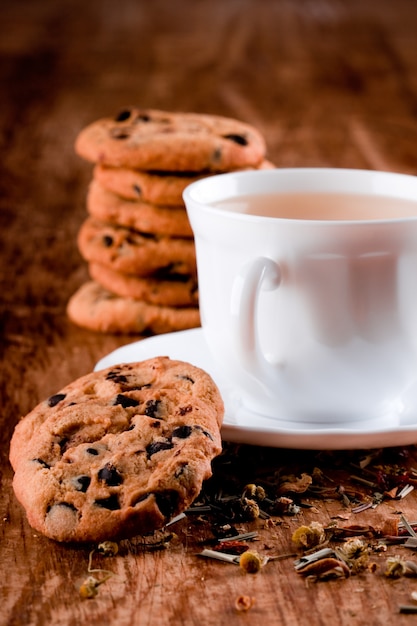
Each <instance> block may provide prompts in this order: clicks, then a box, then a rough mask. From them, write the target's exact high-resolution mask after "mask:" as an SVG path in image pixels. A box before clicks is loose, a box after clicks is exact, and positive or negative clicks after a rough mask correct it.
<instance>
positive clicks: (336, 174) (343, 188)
mask: <svg viewBox="0 0 417 626" xmlns="http://www.w3.org/2000/svg"><path fill="white" fill-rule="evenodd" d="M252 180H259V181H264V182H269V183H271V181H276V180H280V181H282V180H285V181H286V184H287V185H288V186H287V187H286V188H285V192H288V191H293V190H294V191H300V184H301V182H303V185H305V186H304V187H303V189H302V191H307V192H308V191H319V192H322V193H332V192H342V193H352V194H362V193H367V194H369V195H370V196H385V197H392V198H398V199H405V200H412V201H414V202H416V205H417V176H415V175H413V174H404V173H401V172H390V171H383V170H366V169H353V168H333V167H296V168H271V169H265V170H244V171H234V172H224V173H218V174H213V175H210V176H207V177H205V178H201V179H199V180H197V181H195V182H193V183H190V184H189V185H188V186H187V187H186V188H185V189H184V191H183V200H184V203H185V205H186V209H187V211H188V212H190V210H192V208H193V207H195V208H197V207H198V210H199V211H204V212H208V213H210V214H215V215H222V216H225V215H226V216H227V217H228V218H229V219H235V220H239V221H241V220H242V219H244V220H245V221H256V222H259V221H262V222H263V221H273V222H276V221H277V219H279V220H282V221H283V222H284V221H285V222H286V223H290V222H292V223H299V222H301V221H302V222H303V223H306V224H309V225H311V224H336V223H337V224H338V225H340V224H344V223H347V224H373V225H376V224H386V223H390V224H392V223H403V222H412V221H416V220H417V209H416V214H415V215H407V216H400V217H382V218H369V219H355V218H352V219H343V220H331V219H309V218H307V219H302V220H300V219H297V218H289V217H280V218H277V217H271V216H265V215H255V214H250V213H240V212H233V211H227V210H224V209H222V208H220V207H214V206H211V205H210V202H213V201H214V202H215V201H220V200H223V199H227V198H229V197H232V196H233V197H236V195H250V194H251V193H253V194H259V193H261V194H262V193H271V192H272V193H273V192H274V191H275V190H274V189H271V187H270V186H268V187H267V188H266V189H265V190H264V191H260V190H259V189H257V190H256V191H252V192H251V191H247V192H242V191H240V193H237V188H236V187H237V185H238V184H242V181H243V184H244V183H245V182H251V181H252ZM307 181H310V184H309V185H306V182H307ZM337 181H339V182H337ZM353 181H356V184H357V185H358V184H359V186H360V187H361V188H360V189H359V188H357V189H355V190H354V191H352V189H351V185H352V183H353ZM295 183H297V184H295ZM220 186H221V187H222V190H223V191H222V193H220V191H219V190H220ZM216 190H217V191H216ZM225 190H227V191H225Z"/></svg>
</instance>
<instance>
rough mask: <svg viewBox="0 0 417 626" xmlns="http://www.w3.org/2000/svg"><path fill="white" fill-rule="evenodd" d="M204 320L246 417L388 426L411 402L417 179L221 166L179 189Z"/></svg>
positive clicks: (415, 376)
mask: <svg viewBox="0 0 417 626" xmlns="http://www.w3.org/2000/svg"><path fill="white" fill-rule="evenodd" d="M184 201H185V204H186V208H187V212H188V216H189V219H190V222H191V226H192V229H193V232H194V238H195V245H196V254H197V269H198V282H199V294H200V313H201V320H202V328H203V333H204V337H205V340H206V343H207V346H208V349H209V351H210V353H211V355H212V357H213V358H214V361H215V363H216V366H217V367H218V368H219V372H221V374H222V376H223V377H224V380H225V381H227V382H229V383H230V385H231V386H232V387H233V389H234V390H236V393H237V394H239V396H240V398H241V401H242V403H243V405H244V406H245V407H246V408H247V409H248V410H249V411H252V412H253V413H254V414H262V415H264V416H268V417H271V418H274V417H277V416H278V415H280V416H282V415H285V416H286V419H287V420H290V421H296V422H303V423H304V422H305V423H310V424H311V423H314V424H338V423H339V424H342V423H343V424H348V423H351V422H355V421H359V420H367V421H368V420H373V419H376V420H390V422H391V423H392V422H395V420H396V419H397V420H398V419H399V418H400V417H401V416H402V415H403V414H404V413H407V412H408V413H410V412H413V411H416V409H417V177H414V176H411V175H404V174H394V173H387V172H375V171H364V170H343V169H327V168H308V169H307V168H306V169H305V168H297V169H273V170H259V171H246V172H234V173H227V174H219V175H215V176H211V177H208V178H205V179H202V180H200V181H197V182H195V183H193V184H191V185H190V186H188V187H187V188H186V190H185V192H184Z"/></svg>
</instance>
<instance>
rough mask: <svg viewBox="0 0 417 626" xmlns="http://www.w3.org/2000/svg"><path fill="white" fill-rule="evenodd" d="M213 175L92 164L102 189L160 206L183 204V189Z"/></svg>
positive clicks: (269, 165) (265, 164) (263, 166)
mask: <svg viewBox="0 0 417 626" xmlns="http://www.w3.org/2000/svg"><path fill="white" fill-rule="evenodd" d="M273 167H274V165H273V164H272V163H271V162H270V161H267V160H264V161H262V162H261V163H260V164H259V165H257V166H256V167H251V168H244V169H271V168H273ZM241 169H242V168H241ZM212 175H214V172H200V173H194V174H191V173H190V172H183V173H181V172H146V171H143V170H135V169H128V168H126V167H125V168H123V167H110V166H108V165H102V164H97V165H96V166H95V167H94V174H93V177H94V180H96V181H98V182H99V183H100V184H101V185H102V186H103V187H104V188H105V189H107V190H109V191H112V192H113V193H115V194H118V195H119V196H121V197H122V198H127V199H130V200H143V201H144V202H150V203H152V204H157V205H163V206H174V207H176V206H181V205H183V197H182V194H183V192H184V189H185V188H186V187H187V186H188V185H190V184H191V183H194V182H195V181H197V180H200V179H201V178H207V176H212Z"/></svg>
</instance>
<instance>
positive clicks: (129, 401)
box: [113, 393, 139, 409]
mask: <svg viewBox="0 0 417 626" xmlns="http://www.w3.org/2000/svg"><path fill="white" fill-rule="evenodd" d="M113 404H120V405H121V406H122V407H123V408H124V409H127V407H129V406H138V405H139V400H135V398H130V397H129V396H124V395H123V394H122V393H119V394H117V396H116V398H115V400H114V403H113Z"/></svg>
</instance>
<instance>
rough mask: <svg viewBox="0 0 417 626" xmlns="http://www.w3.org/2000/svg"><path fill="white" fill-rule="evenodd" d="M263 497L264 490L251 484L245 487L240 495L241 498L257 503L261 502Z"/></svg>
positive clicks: (264, 494)
mask: <svg viewBox="0 0 417 626" xmlns="http://www.w3.org/2000/svg"><path fill="white" fill-rule="evenodd" d="M265 497H266V493H265V489H264V488H263V487H261V486H260V485H254V484H253V483H251V484H249V485H246V487H245V488H244V490H243V494H242V498H250V499H252V500H257V501H262V500H264V499H265Z"/></svg>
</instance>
